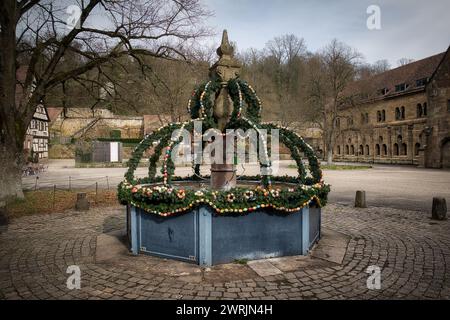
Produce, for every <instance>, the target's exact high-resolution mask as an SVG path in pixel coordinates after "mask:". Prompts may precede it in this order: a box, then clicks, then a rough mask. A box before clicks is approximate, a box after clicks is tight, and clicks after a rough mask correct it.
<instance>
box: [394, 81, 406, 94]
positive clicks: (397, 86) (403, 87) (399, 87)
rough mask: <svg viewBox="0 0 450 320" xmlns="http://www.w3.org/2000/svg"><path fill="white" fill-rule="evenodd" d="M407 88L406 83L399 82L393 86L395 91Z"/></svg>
mask: <svg viewBox="0 0 450 320" xmlns="http://www.w3.org/2000/svg"><path fill="white" fill-rule="evenodd" d="M406 89H408V85H407V84H406V83H400V84H397V85H396V86H395V92H401V91H405V90H406Z"/></svg>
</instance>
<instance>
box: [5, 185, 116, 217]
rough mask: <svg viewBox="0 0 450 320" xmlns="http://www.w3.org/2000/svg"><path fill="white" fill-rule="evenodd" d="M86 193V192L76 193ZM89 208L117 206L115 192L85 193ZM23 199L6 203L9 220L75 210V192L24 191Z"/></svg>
mask: <svg viewBox="0 0 450 320" xmlns="http://www.w3.org/2000/svg"><path fill="white" fill-rule="evenodd" d="M78 192H86V191H78ZM86 193H87V198H88V201H89V202H90V204H91V207H109V206H114V205H117V204H119V202H118V200H117V193H116V191H115V190H98V194H97V196H96V195H95V191H90V192H86ZM24 195H25V199H15V200H12V201H10V202H8V203H7V205H6V211H7V213H8V216H9V218H18V217H21V216H26V215H32V214H49V213H55V212H63V211H66V210H69V209H73V208H75V202H76V198H77V191H76V190H72V191H68V190H56V192H55V193H53V190H36V191H25V192H24Z"/></svg>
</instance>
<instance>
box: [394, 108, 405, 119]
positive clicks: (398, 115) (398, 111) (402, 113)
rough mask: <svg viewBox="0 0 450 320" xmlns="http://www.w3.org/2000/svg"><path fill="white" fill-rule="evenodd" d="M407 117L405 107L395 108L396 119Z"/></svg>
mask: <svg viewBox="0 0 450 320" xmlns="http://www.w3.org/2000/svg"><path fill="white" fill-rule="evenodd" d="M403 119H405V107H401V108H395V120H403Z"/></svg>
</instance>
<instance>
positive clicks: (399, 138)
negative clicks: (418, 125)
mask: <svg viewBox="0 0 450 320" xmlns="http://www.w3.org/2000/svg"><path fill="white" fill-rule="evenodd" d="M402 140H403V137H402V135H401V134H399V135H398V136H397V142H398V143H401V142H402Z"/></svg>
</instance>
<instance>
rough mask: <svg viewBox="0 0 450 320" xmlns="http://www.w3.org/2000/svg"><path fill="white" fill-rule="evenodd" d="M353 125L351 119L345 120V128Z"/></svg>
mask: <svg viewBox="0 0 450 320" xmlns="http://www.w3.org/2000/svg"><path fill="white" fill-rule="evenodd" d="M352 125H353V118H351V117H350V118H347V126H348V127H350V126H352Z"/></svg>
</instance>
